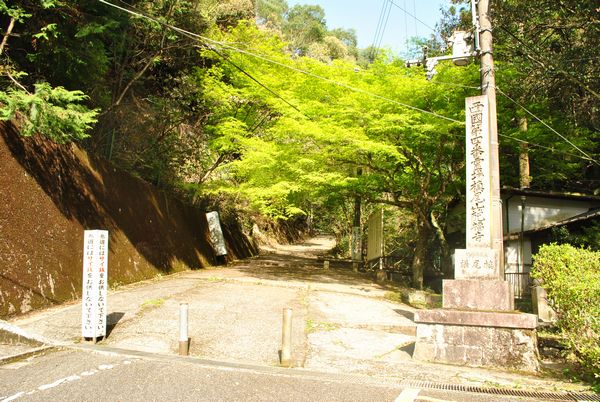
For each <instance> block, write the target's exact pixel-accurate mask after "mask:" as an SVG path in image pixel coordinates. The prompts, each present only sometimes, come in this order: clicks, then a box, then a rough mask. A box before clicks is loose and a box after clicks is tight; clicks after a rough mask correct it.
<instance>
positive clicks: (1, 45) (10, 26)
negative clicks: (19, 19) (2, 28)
mask: <svg viewBox="0 0 600 402" xmlns="http://www.w3.org/2000/svg"><path fill="white" fill-rule="evenodd" d="M15 21H16V20H15V18H14V17H13V18H11V19H10V22H9V23H8V29H7V30H6V33H5V34H4V38H2V43H0V55H2V53H3V52H4V47H5V46H6V42H8V37H9V36H10V34H11V32H12V30H13V28H14V27H15Z"/></svg>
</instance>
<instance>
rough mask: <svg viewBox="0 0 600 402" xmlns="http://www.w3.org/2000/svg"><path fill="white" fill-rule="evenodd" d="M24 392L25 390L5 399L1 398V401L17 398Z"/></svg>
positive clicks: (5, 401)
mask: <svg viewBox="0 0 600 402" xmlns="http://www.w3.org/2000/svg"><path fill="white" fill-rule="evenodd" d="M24 394H25V392H23V391H21V392H19V393H16V394H14V395H13V396H9V397H8V398H6V399H3V400H2V402H8V401H14V400H15V399H17V398H20V397H22V396H23V395H24Z"/></svg>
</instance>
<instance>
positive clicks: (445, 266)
mask: <svg viewBox="0 0 600 402" xmlns="http://www.w3.org/2000/svg"><path fill="white" fill-rule="evenodd" d="M430 216H431V224H432V225H433V228H434V229H435V233H436V235H437V237H438V240H439V241H440V257H441V265H442V267H441V268H442V272H443V274H444V278H445V279H452V278H454V267H453V266H452V258H451V255H450V247H449V246H448V241H447V240H446V236H445V235H444V230H443V229H442V227H441V226H440V224H439V223H438V221H437V219H436V217H435V214H434V213H433V212H432V213H431V215H430Z"/></svg>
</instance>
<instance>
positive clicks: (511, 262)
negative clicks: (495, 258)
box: [504, 236, 533, 273]
mask: <svg viewBox="0 0 600 402" xmlns="http://www.w3.org/2000/svg"><path fill="white" fill-rule="evenodd" d="M519 253H520V241H519V240H508V241H505V242H504V265H505V272H507V273H512V272H529V270H530V268H531V264H532V263H533V261H532V258H531V254H532V253H531V239H530V238H529V237H528V236H525V237H524V238H523V263H524V266H523V267H521V264H520V260H521V259H520V258H519Z"/></svg>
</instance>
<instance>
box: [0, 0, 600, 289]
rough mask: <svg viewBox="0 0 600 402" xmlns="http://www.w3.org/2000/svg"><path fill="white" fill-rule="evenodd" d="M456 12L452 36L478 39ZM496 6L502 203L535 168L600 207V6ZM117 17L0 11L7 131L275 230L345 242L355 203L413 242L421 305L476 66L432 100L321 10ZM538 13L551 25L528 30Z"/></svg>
mask: <svg viewBox="0 0 600 402" xmlns="http://www.w3.org/2000/svg"><path fill="white" fill-rule="evenodd" d="M457 3H458V4H457V6H456V7H455V8H451V9H450V10H448V11H447V13H446V18H445V19H444V20H443V21H441V22H440V24H439V32H438V34H444V33H447V32H450V31H451V30H452V29H454V28H456V27H461V26H465V27H468V26H469V25H470V22H469V21H467V19H466V18H468V16H469V15H470V13H468V12H464V10H463V12H461V8H460V7H461V4H460V2H457ZM498 3H501V4H498V6H497V8H496V9H495V13H494V24H496V26H498V29H495V30H494V33H495V35H496V34H497V39H496V43H497V46H496V49H497V51H496V53H495V57H496V60H497V71H496V74H497V82H498V85H499V87H500V93H499V99H498V101H499V107H498V109H499V125H500V133H501V137H500V138H501V147H502V152H501V154H502V155H501V163H502V180H503V184H508V185H515V184H516V183H518V178H519V173H518V163H517V159H518V156H519V154H520V153H522V152H524V151H527V152H529V154H530V157H531V160H532V173H531V175H532V187H534V188H540V189H549V188H551V189H555V190H568V191H573V190H577V191H580V192H593V191H596V190H597V189H599V188H600V181H599V179H598V178H599V177H600V170H599V168H600V166H599V165H598V159H599V155H600V149H599V146H598V124H599V123H598V121H597V116H598V115H599V114H598V113H597V112H598V107H599V105H600V101H599V99H598V92H600V89H598V85H600V84H599V83H598V80H597V79H594V77H597V75H598V67H597V64H596V63H595V62H594V61H593V58H594V57H595V55H594V46H592V45H591V44H593V43H594V42H593V41H594V40H596V42H597V39H598V30H597V27H598V12H597V10H595V9H594V8H593V7H592V2H591V1H584V2H579V3H578V4H577V5H570V4H569V5H565V4H561V5H560V7H559V8H557V9H555V7H552V6H551V4H550V3H551V2H542V3H543V4H542V7H539V9H538V8H536V7H537V6H534V5H532V4H528V3H527V2H524V1H521V0H514V1H510V2H498ZM546 3H548V4H546ZM114 4H115V5H116V6H118V7H113V6H110V5H108V4H106V3H105V2H101V1H96V0H83V1H75V0H60V1H59V0H24V1H21V2H19V5H18V6H10V5H9V3H7V2H5V1H4V0H0V14H1V17H0V25H1V26H2V27H4V32H5V35H4V36H3V41H2V45H1V48H0V49H1V50H0V56H1V57H2V72H1V77H0V86H1V87H2V92H1V93H0V102H2V115H1V116H0V117H1V118H5V119H6V118H11V117H12V116H14V115H15V113H16V112H20V116H21V117H20V118H21V119H23V121H24V124H25V127H28V128H29V131H28V132H31V131H32V130H34V129H35V130H37V131H39V132H40V133H41V134H44V135H47V136H49V137H50V138H53V139H54V140H55V141H69V140H82V141H83V142H82V143H83V144H84V146H85V147H86V148H87V149H88V150H90V151H91V152H94V153H96V154H99V155H102V156H104V157H106V158H108V159H110V160H111V161H112V162H113V163H116V164H118V165H120V166H122V167H124V168H126V169H127V170H129V171H130V172H132V173H134V174H136V175H139V176H141V177H143V178H144V179H146V180H148V181H149V182H152V183H154V184H156V185H158V186H161V187H164V188H167V189H170V190H171V191H176V192H179V193H180V194H184V195H186V196H189V197H190V199H191V200H193V199H196V198H198V197H205V196H207V195H209V194H210V195H211V196H212V197H214V198H215V199H218V200H220V201H221V202H223V203H229V204H235V205H236V206H237V207H239V208H246V209H248V210H251V211H255V212H256V213H260V214H262V215H265V216H268V217H270V218H271V219H306V220H308V221H310V222H311V224H312V225H313V226H314V227H315V228H320V229H322V230H326V231H334V232H335V233H336V235H337V236H338V238H339V239H340V240H341V239H343V238H344V237H345V236H348V235H349V233H350V230H351V229H350V226H351V224H350V223H351V221H352V219H351V218H352V208H353V203H354V199H355V197H357V196H360V197H361V199H362V200H363V206H364V210H365V212H367V211H369V210H370V209H372V208H373V207H374V206H375V205H382V204H383V205H386V208H387V210H386V214H388V216H393V219H390V221H393V222H396V224H397V233H398V235H397V237H396V238H394V239H390V241H389V243H390V244H393V245H394V246H396V247H397V250H396V252H397V253H398V254H399V255H402V256H403V261H405V262H406V264H407V265H409V266H410V269H411V271H412V273H413V284H414V285H415V286H417V287H422V286H423V271H424V267H425V266H426V265H431V263H432V260H433V259H434V258H435V259H439V260H441V261H444V260H447V258H448V256H447V252H446V251H445V250H447V247H446V245H445V238H444V228H445V220H446V214H447V209H448V205H450V203H451V202H452V201H455V200H458V199H460V198H461V197H462V193H463V192H464V184H463V176H464V173H463V172H464V151H463V150H464V124H463V123H462V122H463V121H464V111H463V109H464V98H465V97H466V96H474V95H477V94H478V93H479V90H478V88H477V87H478V85H479V69H478V66H477V65H476V64H471V65H469V66H467V67H463V68H459V67H454V66H453V65H452V64H451V63H450V62H444V63H442V64H441V65H440V66H438V68H437V70H438V74H437V75H436V76H435V77H434V79H433V80H432V81H427V80H426V79H425V74H424V72H423V70H422V69H421V68H412V69H408V68H406V67H405V66H404V62H403V61H402V60H400V59H399V58H398V57H396V56H395V55H393V54H390V53H389V52H385V51H383V50H382V51H379V52H372V51H371V49H358V48H357V39H356V34H355V32H354V31H353V30H352V29H341V28H335V29H330V28H329V27H327V25H326V15H325V12H324V11H323V9H322V8H321V7H319V6H309V5H296V6H294V7H291V8H290V7H289V6H288V4H287V3H286V1H285V0H269V1H266V0H256V2H255V1H250V0H227V1H217V0H191V1H184V0H161V1H149V0H132V1H127V2H118V3H114ZM119 7H120V8H119ZM126 10H128V11H126ZM522 10H529V11H531V12H532V13H533V14H531V15H533V16H534V17H535V18H533V19H531V21H529V20H527V21H525V20H522V19H523V18H525V16H526V15H529V14H527V12H525V11H522ZM548 21H552V22H553V23H552V24H547V22H548ZM554 22H556V24H554ZM594 24H595V25H594ZM584 31H585V32H588V33H587V34H583V33H582V32H584ZM436 37H439V35H436ZM539 37H543V38H544V40H543V41H542V42H540V41H538V40H537V39H538V38H539ZM594 38H595V39H594ZM419 41H420V42H421V43H426V42H429V43H430V45H431V47H432V49H433V48H435V46H434V45H435V43H434V42H432V41H431V40H429V39H428V38H420V39H418V40H417V42H419ZM532 47H533V48H536V49H538V51H536V52H534V51H531V49H530V48H532ZM436 51H438V52H440V51H441V46H439V44H438V45H437V48H436ZM375 54H377V57H375V58H374V55H375ZM576 54H581V56H577V57H578V58H581V59H586V60H580V61H579V62H575V61H574V59H575V56H574V55H576ZM540 63H541V65H540ZM569 63H570V64H569ZM456 84H458V85H456ZM563 84H564V85H563ZM519 105H522V106H525V107H526V108H527V110H529V111H530V112H531V113H532V114H533V115H535V117H539V118H540V119H541V120H543V121H544V122H546V123H548V125H549V126H551V127H552V128H553V129H555V130H556V132H555V131H554V130H553V129H549V128H548V126H546V125H545V124H543V123H541V122H540V121H538V120H536V118H534V116H533V115H532V114H528V113H527V112H526V111H525V110H524V109H523V108H521V107H520V106H519ZM524 118H527V121H528V129H527V131H524V129H523V127H524V126H523V124H522V121H523V119H524ZM94 123H95V124H94ZM26 131H27V130H26ZM557 132H558V133H560V135H557ZM565 139H567V140H568V141H567V140H565ZM359 170H360V171H362V174H361V175H357V174H356V173H357V171H359ZM363 217H364V219H366V218H367V214H366V213H365V214H363ZM432 244H436V245H437V247H435V248H434V249H435V250H441V251H437V252H436V253H432V252H431V250H432V249H433V248H432ZM406 256H408V257H406ZM436 267H438V268H439V269H443V264H439V263H436ZM440 267H442V268H440ZM407 268H408V267H407Z"/></svg>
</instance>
